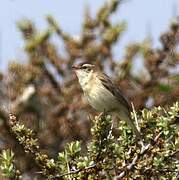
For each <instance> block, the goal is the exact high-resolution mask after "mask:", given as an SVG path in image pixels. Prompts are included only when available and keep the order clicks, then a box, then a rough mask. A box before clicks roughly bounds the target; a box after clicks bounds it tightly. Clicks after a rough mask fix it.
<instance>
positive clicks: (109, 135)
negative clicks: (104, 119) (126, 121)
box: [107, 122, 114, 139]
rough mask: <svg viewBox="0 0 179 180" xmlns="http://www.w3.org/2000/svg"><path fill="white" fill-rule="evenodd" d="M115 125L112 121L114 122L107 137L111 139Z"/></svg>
mask: <svg viewBox="0 0 179 180" xmlns="http://www.w3.org/2000/svg"><path fill="white" fill-rule="evenodd" d="M113 127H114V124H113V122H112V123H111V128H110V130H109V134H108V136H107V139H109V138H110V137H111V135H112V130H113Z"/></svg>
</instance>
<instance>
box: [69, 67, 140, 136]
mask: <svg viewBox="0 0 179 180" xmlns="http://www.w3.org/2000/svg"><path fill="white" fill-rule="evenodd" d="M72 68H73V69H74V70H75V73H76V75H77V77H78V80H79V83H80V85H81V87H82V89H83V92H84V95H85V97H86V98H87V100H88V102H89V104H90V105H91V106H92V107H93V108H94V109H96V110H97V111H99V112H110V113H115V114H117V115H118V117H119V118H120V119H122V120H125V121H126V122H127V123H128V124H129V125H130V126H131V128H132V129H133V131H134V132H135V134H136V137H137V139H140V133H139V131H138V130H137V128H136V126H135V124H134V123H133V121H132V119H131V116H130V113H131V110H132V108H131V105H130V103H129V102H128V100H127V99H126V98H125V97H124V95H123V94H122V92H121V90H120V89H119V88H118V87H117V86H116V85H115V84H114V83H113V82H112V81H111V79H110V78H109V77H108V76H107V75H106V74H104V73H102V72H100V71H99V70H97V69H96V68H95V66H94V65H92V64H80V65H77V66H73V67H72Z"/></svg>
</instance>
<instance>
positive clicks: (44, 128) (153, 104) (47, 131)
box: [0, 0, 179, 179]
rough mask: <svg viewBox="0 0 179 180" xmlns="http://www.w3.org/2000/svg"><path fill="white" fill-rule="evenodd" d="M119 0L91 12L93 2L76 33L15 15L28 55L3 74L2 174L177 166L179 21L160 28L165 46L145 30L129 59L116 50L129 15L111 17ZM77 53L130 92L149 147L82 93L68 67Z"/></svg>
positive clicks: (63, 174) (136, 174) (96, 174)
mask: <svg viewBox="0 0 179 180" xmlns="http://www.w3.org/2000/svg"><path fill="white" fill-rule="evenodd" d="M122 2H123V1H122V0H121V1H120V0H119V1H117V0H111V1H108V2H107V3H105V4H104V5H103V6H102V7H101V8H100V9H99V10H98V12H97V13H96V15H95V16H93V17H92V16H91V14H90V10H89V8H87V9H86V11H85V14H84V22H83V25H82V29H81V34H79V37H78V38H76V37H73V36H71V35H70V34H68V33H66V32H64V31H63V29H62V28H61V27H60V25H59V23H58V22H56V21H55V19H54V18H53V17H52V16H50V15H49V16H47V18H46V20H47V23H48V27H47V28H46V29H45V30H43V31H41V32H40V31H39V30H38V28H37V27H36V26H35V25H34V23H33V22H32V21H30V20H27V19H25V20H22V21H20V22H18V23H17V26H18V29H19V31H20V32H21V33H22V36H23V38H24V42H25V45H24V50H25V52H26V55H27V56H26V63H24V64H20V63H18V61H15V62H11V63H10V64H9V68H8V72H7V73H1V74H0V102H1V104H0V130H1V131H0V150H1V151H2V153H1V154H2V158H1V163H0V165H1V172H2V174H5V175H7V176H9V177H11V178H14V177H15V176H16V174H22V176H23V177H29V178H30V179H35V178H37V177H38V178H40V179H42V178H44V176H45V178H49V179H50V178H51V179H53V178H59V179H61V178H64V179H65V178H66V179H73V178H76V179H80V178H81V179H87V178H88V179H95V178H97V179H99V178H103V177H104V178H108V179H110V178H113V177H116V178H129V177H130V178H141V177H143V178H146V177H151V178H152V177H153V178H158V177H161V178H164V179H165V178H169V179H170V178H173V179H175V177H177V176H178V174H177V171H178V164H177V163H178V143H179V142H178V131H177V129H176V128H177V125H178V119H179V117H178V116H179V115H178V101H177V100H178V97H179V86H178V84H179V73H178V64H179V54H178V43H179V38H178V37H179V22H178V19H177V18H176V19H174V20H173V21H172V22H171V23H170V26H169V29H168V30H167V31H166V32H165V33H162V34H161V37H160V41H161V48H153V47H152V41H151V39H150V38H146V39H145V40H144V41H143V42H135V43H130V44H129V45H128V46H127V47H126V49H125V51H124V52H123V59H122V60H120V59H115V58H114V54H113V47H114V45H115V44H116V43H117V42H118V40H120V37H122V34H123V33H124V32H125V29H126V27H127V23H126V22H124V21H119V22H117V23H112V19H111V18H112V17H111V16H112V14H113V13H115V12H116V11H117V9H118V6H120V4H121V3H122ZM126 5H127V4H126ZM54 38H56V40H59V42H60V43H62V44H63V47H58V46H57V45H55V43H54V42H53V39H54ZM79 61H88V62H90V63H93V64H95V65H97V66H98V67H100V68H101V70H102V71H104V72H108V73H109V76H110V77H111V78H112V79H113V80H114V81H115V82H116V84H117V85H118V86H120V88H121V90H122V91H123V92H124V94H125V95H126V97H128V99H129V100H130V101H131V102H133V104H134V106H135V110H136V112H133V119H134V120H136V121H137V120H138V126H139V128H140V131H141V133H142V134H143V138H144V143H145V145H146V149H142V148H141V146H140V145H138V144H137V143H136V142H135V137H134V136H133V132H132V131H131V129H129V127H128V126H127V125H126V124H125V123H124V122H120V123H119V124H118V125H115V123H114V126H113V125H112V122H113V120H114V117H110V116H109V115H105V114H102V115H99V116H96V112H94V110H93V109H92V108H91V107H89V106H88V104H87V103H86V101H84V99H83V96H82V92H81V88H80V86H79V84H78V82H77V79H76V77H75V75H74V74H73V73H72V71H71V66H72V64H75V63H78V62H79ZM20 62H22V59H21V60H20ZM135 62H137V64H142V69H141V70H139V71H138V70H137V71H136V63H135ZM134 72H135V73H134ZM174 102H176V103H175V104H174V105H172V104H173V103H174ZM4 107H6V108H4ZM9 112H10V116H9ZM12 114H14V115H12ZM89 114H90V118H88V116H89ZM136 125H137V124H136ZM116 126H117V127H116ZM4 149H6V151H4ZM8 149H12V150H13V153H14V154H15V155H14V156H13V153H11V151H10V150H8ZM19 171H20V172H22V173H20V172H19ZM17 172H19V173H17ZM37 172H40V173H37ZM20 176H21V175H19V177H20ZM19 177H18V176H17V178H19ZM0 178H1V177H0Z"/></svg>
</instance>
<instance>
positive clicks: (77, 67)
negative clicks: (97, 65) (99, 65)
mask: <svg viewBox="0 0 179 180" xmlns="http://www.w3.org/2000/svg"><path fill="white" fill-rule="evenodd" d="M77 69H80V67H79V66H75V65H73V66H72V70H74V71H75V70H77Z"/></svg>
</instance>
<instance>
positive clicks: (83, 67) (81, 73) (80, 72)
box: [72, 63, 95, 85]
mask: <svg viewBox="0 0 179 180" xmlns="http://www.w3.org/2000/svg"><path fill="white" fill-rule="evenodd" d="M72 69H73V70H74V71H75V73H76V75H77V77H78V79H79V82H80V84H81V85H83V84H85V83H86V82H87V81H89V80H90V79H91V77H92V75H93V72H94V70H95V66H94V65H93V64H86V63H85V64H84V63H83V64H79V65H74V66H72Z"/></svg>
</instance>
